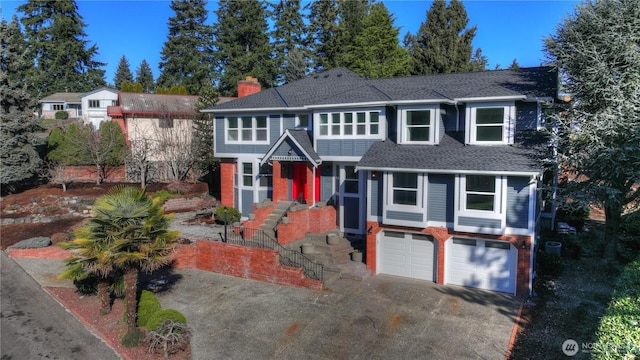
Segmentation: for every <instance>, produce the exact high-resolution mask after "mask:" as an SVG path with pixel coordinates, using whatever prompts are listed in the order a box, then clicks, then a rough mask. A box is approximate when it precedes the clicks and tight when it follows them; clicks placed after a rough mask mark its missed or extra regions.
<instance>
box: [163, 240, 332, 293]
mask: <svg viewBox="0 0 640 360" xmlns="http://www.w3.org/2000/svg"><path fill="white" fill-rule="evenodd" d="M278 256H279V255H278V252H277V251H274V250H268V249H258V248H250V247H245V246H238V245H232V244H228V243H222V242H217V241H208V240H197V241H196V243H195V245H178V246H177V252H176V257H175V262H174V264H175V266H176V267H178V268H188V269H199V270H204V271H211V272H215V273H220V274H225V275H232V276H236V277H241V278H246V279H254V280H259V281H264V282H268V283H271V284H280V285H292V286H298V287H304V288H309V289H315V290H320V289H322V282H321V281H320V280H313V279H308V278H305V277H304V276H303V270H302V269H299V268H293V267H288V266H282V265H280V262H279V259H278Z"/></svg>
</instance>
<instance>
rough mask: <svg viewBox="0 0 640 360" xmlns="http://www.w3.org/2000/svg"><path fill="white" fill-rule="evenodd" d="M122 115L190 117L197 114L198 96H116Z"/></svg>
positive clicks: (123, 93)
mask: <svg viewBox="0 0 640 360" xmlns="http://www.w3.org/2000/svg"><path fill="white" fill-rule="evenodd" d="M118 102H119V107H120V108H121V111H122V113H123V114H137V115H168V116H184V117H192V116H195V115H197V114H198V112H197V111H196V105H197V102H198V96H192V95H165V94H147V93H126V92H121V93H120V94H119V95H118Z"/></svg>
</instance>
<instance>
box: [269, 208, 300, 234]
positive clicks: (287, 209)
mask: <svg viewBox="0 0 640 360" xmlns="http://www.w3.org/2000/svg"><path fill="white" fill-rule="evenodd" d="M296 204H297V201H295V200H294V201H292V202H291V204H289V206H287V208H286V209H285V210H284V212H283V213H282V215H280V217H279V218H278V221H276V224H275V226H274V227H273V229H272V230H273V232H277V231H278V225H279V224H281V223H282V218H283V217H285V216H287V214H289V210H291V207H292V206H294V205H296Z"/></svg>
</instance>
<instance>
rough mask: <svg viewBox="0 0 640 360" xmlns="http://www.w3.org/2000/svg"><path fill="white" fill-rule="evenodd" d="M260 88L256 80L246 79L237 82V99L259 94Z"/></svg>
mask: <svg viewBox="0 0 640 360" xmlns="http://www.w3.org/2000/svg"><path fill="white" fill-rule="evenodd" d="M261 89H262V86H261V85H260V83H259V82H258V80H257V79H256V78H251V77H247V79H246V80H240V81H238V97H239V98H241V97H243V96H248V95H251V94H255V93H257V92H260V90H261Z"/></svg>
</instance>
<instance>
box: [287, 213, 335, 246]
mask: <svg viewBox="0 0 640 360" xmlns="http://www.w3.org/2000/svg"><path fill="white" fill-rule="evenodd" d="M287 217H288V218H289V223H288V224H279V225H278V243H280V244H282V245H285V244H288V243H290V242H293V241H296V240H299V239H302V238H303V237H304V236H305V235H306V234H307V233H322V232H325V231H329V230H332V229H335V228H336V209H334V208H333V207H332V206H322V207H312V208H309V209H307V210H300V211H295V212H290V213H289V214H288V215H287Z"/></svg>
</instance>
